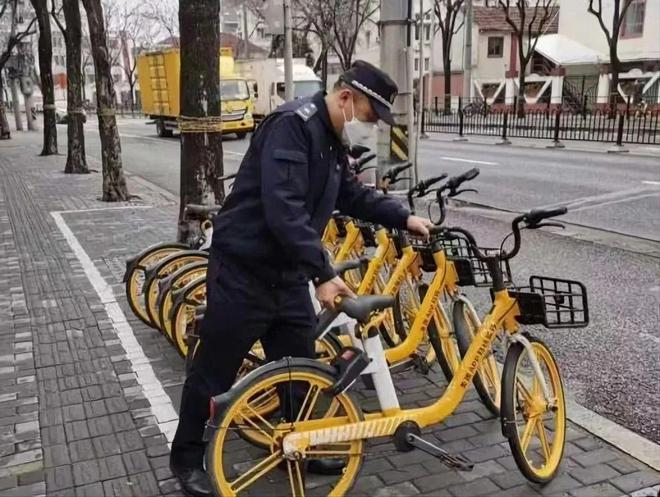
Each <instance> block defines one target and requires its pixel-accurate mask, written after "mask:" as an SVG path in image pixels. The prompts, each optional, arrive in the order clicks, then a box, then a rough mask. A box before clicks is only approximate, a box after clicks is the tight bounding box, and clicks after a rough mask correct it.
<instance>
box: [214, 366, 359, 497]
mask: <svg viewBox="0 0 660 497" xmlns="http://www.w3.org/2000/svg"><path fill="white" fill-rule="evenodd" d="M334 381H335V379H334V376H333V374H332V369H331V368H330V367H329V366H325V365H323V364H320V363H318V362H314V361H311V360H308V359H282V360H280V361H278V362H276V363H271V364H269V365H267V366H264V367H263V368H260V369H259V370H258V371H255V372H254V373H253V374H252V375H250V376H249V377H246V378H245V379H244V380H243V381H241V382H239V383H237V384H236V385H234V387H233V388H232V389H231V390H230V391H229V392H227V393H225V394H224V396H226V397H225V399H224V400H225V402H224V405H223V407H222V412H220V413H218V414H217V415H216V416H215V419H214V421H215V425H216V426H218V429H217V430H216V431H215V433H214V434H213V437H212V439H211V441H210V444H209V446H208V448H207V451H206V468H207V472H208V474H209V477H210V479H211V482H212V484H213V486H214V490H215V493H216V494H217V495H222V496H224V497H233V496H239V495H240V496H263V495H279V496H285V495H292V496H296V497H301V496H303V495H305V496H318V497H320V496H328V495H332V496H342V495H345V494H346V493H347V492H348V491H349V490H350V488H351V486H352V485H353V483H354V481H355V479H356V478H357V475H358V472H359V469H360V466H361V463H362V457H363V441H362V440H357V441H352V442H341V443H334V444H327V445H323V446H313V447H310V450H309V451H308V452H307V454H306V455H307V457H308V458H310V459H321V458H332V459H342V460H343V462H344V463H345V469H344V471H343V472H342V474H340V475H336V476H320V475H318V476H317V475H311V474H306V473H305V462H304V461H303V460H287V459H285V458H284V457H283V451H282V445H281V444H282V439H283V437H284V435H286V434H287V433H290V432H292V431H295V430H301V429H303V426H304V423H305V422H309V421H313V422H317V423H322V424H321V426H332V425H334V426H341V425H344V424H347V423H354V422H358V421H360V420H362V419H363V416H362V411H361V410H360V407H359V404H357V403H356V402H355V401H354V400H353V399H352V397H351V396H350V395H349V394H348V393H342V394H339V395H337V396H332V395H330V394H328V393H326V389H327V388H328V387H330V386H331V385H332V384H333V383H334ZM277 392H282V395H283V397H282V398H283V399H285V404H286V406H287V409H286V412H284V413H282V412H280V411H278V412H275V413H272V414H271V415H269V416H262V415H257V414H255V412H256V409H255V405H254V404H255V403H256V402H259V398H260V397H261V396H263V395H264V394H265V395H272V394H277ZM237 426H242V429H243V430H254V431H257V432H259V433H260V434H262V436H264V437H266V438H267V439H268V440H269V444H268V448H267V450H266V451H264V450H263V449H260V448H256V447H254V446H252V445H251V444H250V443H249V442H243V441H242V440H241V439H240V438H239V437H238V436H237V435H236V433H235V430H236V428H237ZM278 467H279V468H280V469H278Z"/></svg>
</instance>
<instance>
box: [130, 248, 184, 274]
mask: <svg viewBox="0 0 660 497" xmlns="http://www.w3.org/2000/svg"><path fill="white" fill-rule="evenodd" d="M161 247H162V248H180V249H182V250H186V249H189V248H190V247H189V246H188V245H186V244H184V243H177V242H172V243H155V244H153V245H150V246H149V247H147V248H146V249H144V250H143V251H142V252H140V253H139V254H137V255H134V256H133V257H129V258H128V259H126V272H125V273H124V277H123V279H122V281H123V283H126V282H127V281H128V275H129V274H131V273H132V272H133V270H134V269H135V267H136V266H137V264H138V262H139V261H140V260H141V259H142V258H143V257H144V256H145V255H147V254H148V253H149V252H152V251H153V250H154V249H156V248H161Z"/></svg>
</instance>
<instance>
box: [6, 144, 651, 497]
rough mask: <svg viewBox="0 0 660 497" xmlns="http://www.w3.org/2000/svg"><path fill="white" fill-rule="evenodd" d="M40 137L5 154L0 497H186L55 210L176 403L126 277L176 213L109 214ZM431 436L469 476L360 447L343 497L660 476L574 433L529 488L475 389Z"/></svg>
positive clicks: (471, 492) (165, 234)
mask: <svg viewBox="0 0 660 497" xmlns="http://www.w3.org/2000/svg"><path fill="white" fill-rule="evenodd" d="M39 140H40V139H39V137H37V135H36V134H29V133H18V134H17V135H16V137H14V138H12V140H11V142H9V143H4V142H2V143H0V265H2V267H3V278H1V279H0V496H2V497H11V496H19V495H20V496H23V495H29V496H31V497H32V496H37V495H45V494H47V495H48V496H49V497H58V496H66V497H79V496H80V497H96V496H97V495H98V496H99V497H101V496H103V497H113V496H114V497H132V496H135V497H138V496H139V497H145V496H170V495H172V496H177V497H179V496H180V495H181V493H180V488H179V485H178V483H177V482H176V480H175V479H173V478H172V475H171V472H170V470H169V457H168V456H169V449H168V445H167V439H166V438H165V436H164V435H163V433H161V429H160V427H159V424H158V419H157V416H158V415H159V413H158V412H155V411H154V412H152V409H151V404H150V402H149V399H147V398H146V396H145V394H144V392H143V390H142V386H141V385H140V383H139V382H138V379H139V374H141V373H140V372H138V373H136V371H134V370H133V364H132V362H131V360H130V359H129V358H131V357H133V356H132V355H131V354H132V353H133V352H134V351H131V350H124V348H123V346H122V341H121V340H120V339H119V336H118V333H117V329H116V328H115V326H116V323H115V321H113V318H112V317H111V316H110V315H108V313H107V311H106V305H105V304H106V303H104V302H101V299H100V298H99V296H98V295H97V293H96V291H95V290H94V288H93V287H92V285H91V283H90V281H89V280H88V278H87V276H86V274H85V272H84V270H83V266H82V264H81V263H80V261H79V260H78V259H77V257H76V255H75V254H74V253H73V251H72V249H71V247H70V245H69V243H68V242H67V240H66V239H65V237H64V236H63V235H62V234H61V232H60V230H59V228H58V226H57V225H56V224H55V222H54V219H53V217H52V216H51V215H50V212H52V211H62V210H66V211H73V212H71V213H68V214H64V215H63V216H64V217H63V218H64V219H65V222H66V224H67V226H68V228H69V229H70V230H71V232H72V233H73V235H74V236H75V237H76V240H77V241H78V242H79V243H80V245H81V246H82V248H83V250H85V251H86V252H87V254H88V255H89V256H90V257H91V259H92V261H93V263H94V265H95V268H96V269H97V270H98V271H99V274H100V275H101V277H102V278H103V280H104V281H105V282H106V283H107V284H108V285H109V287H108V288H111V289H112V290H113V292H115V296H116V298H117V304H118V305H119V307H120V308H121V310H122V312H123V313H124V314H125V316H126V318H127V320H128V321H127V323H128V325H130V327H131V328H132V330H133V333H134V335H135V338H136V340H137V344H138V349H140V350H141V351H143V352H144V355H145V356H146V357H147V358H149V360H150V361H151V367H152V368H153V372H154V374H155V378H156V379H157V380H158V381H159V382H160V383H161V384H162V385H163V387H164V388H165V390H166V392H167V394H168V395H170V396H171V399H172V402H173V404H174V406H177V405H178V401H179V395H180V392H181V386H182V382H183V378H184V368H183V366H184V364H183V361H182V360H181V358H180V357H179V356H178V354H177V353H176V351H175V350H174V349H173V347H171V345H170V344H169V343H168V342H167V341H166V340H165V339H163V337H162V336H161V335H160V334H158V333H156V332H154V330H153V329H150V328H148V327H146V326H144V325H143V324H142V323H141V322H140V321H139V320H138V319H137V318H135V317H134V316H133V315H132V313H131V311H130V309H129V308H128V305H127V301H126V298H125V296H124V295H123V292H124V290H123V284H122V282H121V278H122V276H123V271H124V261H125V259H126V258H127V257H129V256H131V255H134V254H135V253H137V252H139V251H140V250H142V249H143V248H144V247H146V246H149V245H152V244H154V243H157V242H160V241H163V240H173V239H174V238H175V234H176V217H177V213H178V205H176V204H175V203H173V202H172V201H171V199H170V198H168V197H165V196H163V195H162V194H161V192H160V191H158V190H157V189H153V188H151V187H149V186H148V184H147V183H145V182H143V181H140V182H137V181H135V178H134V177H132V176H128V181H129V188H130V189H131V192H132V193H135V194H137V195H138V196H139V198H138V199H136V200H135V201H132V202H131V205H137V206H143V205H147V206H151V208H149V209H139V208H135V209H133V208H130V209H121V210H116V209H114V207H117V206H119V207H124V206H126V205H128V204H119V205H113V206H112V207H113V209H110V210H107V209H106V208H107V207H108V204H106V203H103V202H100V201H99V200H98V199H97V197H98V195H99V188H100V176H99V175H97V174H91V175H84V176H68V175H64V174H62V167H63V164H64V156H58V157H38V153H39V143H38V142H39ZM127 168H129V170H130V164H127ZM90 209H91V210H90ZM99 209H100V210H99ZM137 369H139V368H137ZM359 383H361V382H359ZM395 383H396V386H397V389H398V391H399V393H400V400H401V402H402V403H403V404H404V405H405V406H406V407H409V406H415V405H427V404H428V403H429V402H430V401H431V400H432V399H433V398H435V396H436V395H438V394H439V393H441V392H442V391H444V389H445V386H446V382H445V381H444V379H443V377H442V373H441V372H439V370H438V368H437V367H434V368H432V371H431V372H430V373H429V375H427V376H420V375H418V374H416V373H414V372H410V371H408V372H402V373H397V374H396V375H395ZM355 393H356V395H357V397H358V398H359V399H361V401H362V402H363V403H364V405H365V406H368V405H371V404H373V403H374V401H375V399H376V396H375V393H374V392H373V391H369V390H365V389H362V388H360V387H359V386H358V387H356V388H355ZM424 437H425V438H427V439H428V440H429V441H432V442H434V443H437V444H438V445H440V446H441V447H443V448H444V449H445V450H447V451H449V452H450V453H456V454H462V455H465V456H467V457H468V458H470V459H471V460H472V461H473V462H474V463H475V469H474V471H473V472H471V473H459V472H456V471H453V470H450V469H449V468H447V467H445V466H444V465H443V464H442V463H441V462H440V461H439V460H437V459H435V458H433V457H432V456H430V455H428V454H426V453H424V452H421V451H413V452H409V453H394V452H392V451H393V445H392V443H391V441H389V440H377V441H369V442H368V443H367V444H366V450H367V452H368V454H369V457H368V458H367V459H366V460H365V462H364V465H363V470H362V473H361V474H360V476H359V478H358V480H357V482H356V485H355V487H354V489H353V490H352V491H351V492H350V494H349V495H350V497H360V496H362V495H364V496H369V497H374V496H375V497H390V496H407V495H432V496H434V497H445V496H447V497H468V496H470V497H471V496H476V495H489V496H500V495H502V496H504V495H506V496H508V497H516V496H531V497H536V496H537V495H538V494H541V495H544V496H546V495H568V496H571V497H581V496H589V495H591V494H593V493H594V492H596V493H597V495H598V496H599V497H600V496H601V495H602V496H604V497H606V496H607V495H610V494H612V495H614V494H615V493H616V497H619V495H621V494H632V495H635V497H648V496H647V495H643V494H642V492H653V491H654V486H655V485H658V484H659V483H660V474H659V473H657V472H655V471H652V470H650V469H648V468H646V467H645V466H644V465H642V464H641V463H639V462H637V461H635V460H634V459H632V458H630V457H628V456H626V455H624V454H622V453H620V452H619V451H617V450H616V449H614V448H612V447H611V446H610V445H608V444H607V443H605V442H603V441H600V440H598V439H597V438H595V437H593V436H592V435H590V434H589V433H587V432H586V431H584V430H582V429H580V428H578V427H576V426H574V425H572V424H570V423H569V426H568V429H567V445H566V452H565V458H564V462H563V465H562V468H561V470H560V472H559V474H558V476H557V477H556V479H555V480H554V481H552V482H551V483H549V484H548V485H546V486H544V487H540V486H537V485H533V484H530V483H529V482H527V481H526V480H525V479H524V477H523V476H522V475H521V474H520V473H519V471H518V469H517V467H516V465H515V461H514V460H513V458H512V457H511V455H510V452H509V448H508V444H507V442H506V440H505V439H504V437H503V436H502V433H501V428H500V421H499V419H497V418H495V417H493V416H492V414H490V413H489V412H488V411H487V409H485V407H484V406H483V405H482V403H481V402H480V400H479V399H478V397H477V395H476V392H475V391H474V389H470V390H469V391H468V393H467V395H466V398H465V400H464V402H463V403H462V404H461V405H460V406H458V408H457V410H456V414H455V415H454V416H452V417H450V418H448V419H447V420H446V421H445V422H444V423H442V424H441V425H438V426H434V427H429V428H427V429H425V430H424ZM233 457H234V458H235V460H236V464H241V463H244V462H245V461H247V460H249V459H251V458H252V457H253V456H252V455H251V454H250V453H249V452H248V451H246V450H242V451H238V450H237V451H236V452H235V453H233ZM656 494H657V491H656ZM595 495H596V494H594V497H595ZM265 497H269V496H265Z"/></svg>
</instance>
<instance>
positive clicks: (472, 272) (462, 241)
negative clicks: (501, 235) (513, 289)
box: [434, 234, 513, 287]
mask: <svg viewBox="0 0 660 497" xmlns="http://www.w3.org/2000/svg"><path fill="white" fill-rule="evenodd" d="M434 241H435V242H436V243H438V244H440V245H441V246H442V248H443V249H444V251H445V254H446V255H447V259H449V260H450V261H452V262H454V266H455V267H456V272H457V273H458V280H459V285H460V286H476V287H488V286H492V284H493V279H492V278H491V276H490V272H489V271H488V266H487V265H486V263H485V262H484V261H482V260H481V259H479V258H478V257H477V256H476V254H475V253H474V250H472V247H471V245H470V242H468V240H467V239H466V238H465V237H464V236H460V235H455V234H452V235H451V236H449V237H446V236H444V237H438V238H437V239H435V240H434ZM479 250H480V251H481V252H482V253H483V254H484V255H497V254H498V253H499V250H498V249H494V248H484V247H480V248H479ZM500 269H501V271H502V278H503V279H504V284H505V285H510V284H511V282H512V281H513V278H512V276H511V266H510V265H509V261H507V260H505V261H501V262H500Z"/></svg>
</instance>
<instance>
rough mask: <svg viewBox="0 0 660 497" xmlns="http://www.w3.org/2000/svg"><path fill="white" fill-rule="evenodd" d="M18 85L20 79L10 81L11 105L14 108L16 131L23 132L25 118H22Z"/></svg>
mask: <svg viewBox="0 0 660 497" xmlns="http://www.w3.org/2000/svg"><path fill="white" fill-rule="evenodd" d="M18 85H19V82H18V79H16V78H12V79H10V80H9V88H10V89H11V104H12V106H13V108H14V121H15V122H16V131H23V118H22V117H21V94H20V92H19V91H18Z"/></svg>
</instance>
